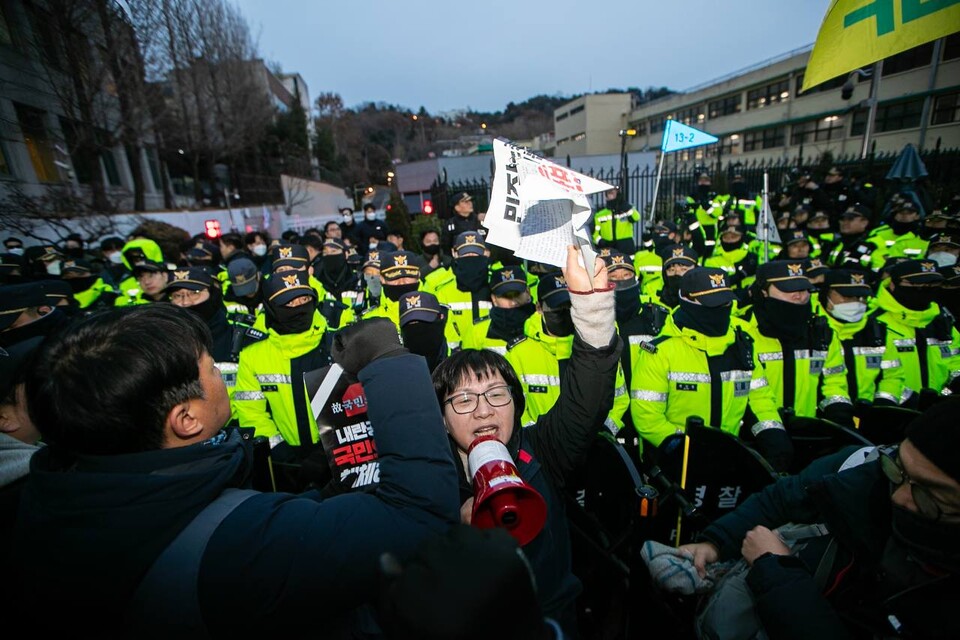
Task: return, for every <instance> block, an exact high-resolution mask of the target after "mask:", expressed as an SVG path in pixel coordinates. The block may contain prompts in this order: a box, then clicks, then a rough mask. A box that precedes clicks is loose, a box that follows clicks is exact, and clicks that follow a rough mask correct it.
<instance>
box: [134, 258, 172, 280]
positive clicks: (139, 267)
mask: <svg viewBox="0 0 960 640" xmlns="http://www.w3.org/2000/svg"><path fill="white" fill-rule="evenodd" d="M166 270H167V265H165V264H163V263H162V262H154V261H153V260H142V261H140V262H137V263H136V264H134V265H133V268H132V269H131V270H130V271H132V272H133V276H134V277H136V276H138V275H140V274H141V273H143V272H144V271H153V272H154V273H162V272H164V271H166Z"/></svg>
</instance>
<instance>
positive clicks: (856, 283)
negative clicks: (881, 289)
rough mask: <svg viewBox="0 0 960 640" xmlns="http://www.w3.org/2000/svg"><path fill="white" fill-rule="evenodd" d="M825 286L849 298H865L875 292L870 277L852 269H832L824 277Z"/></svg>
mask: <svg viewBox="0 0 960 640" xmlns="http://www.w3.org/2000/svg"><path fill="white" fill-rule="evenodd" d="M823 285H824V287H826V288H829V289H835V290H836V291H837V293H839V294H840V295H842V296H848V297H858V298H865V297H867V296H869V295H870V294H871V293H872V292H873V291H872V289H870V278H869V276H868V275H867V274H866V273H864V272H863V271H853V270H851V269H830V270H829V271H827V274H826V276H824V279H823Z"/></svg>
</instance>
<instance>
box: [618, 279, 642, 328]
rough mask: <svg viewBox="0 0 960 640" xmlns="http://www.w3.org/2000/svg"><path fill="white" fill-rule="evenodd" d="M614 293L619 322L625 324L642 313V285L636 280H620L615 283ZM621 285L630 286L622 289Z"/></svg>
mask: <svg viewBox="0 0 960 640" xmlns="http://www.w3.org/2000/svg"><path fill="white" fill-rule="evenodd" d="M614 284H615V285H616V289H615V290H614V292H613V298H614V303H615V305H616V314H617V322H619V323H624V322H626V321H627V320H630V319H631V318H633V317H634V316H635V315H637V312H638V311H640V283H639V282H637V281H636V280H633V281H631V280H620V281H617V282H615V283H614ZM621 284H625V285H628V286H623V287H621V286H620V285H621Z"/></svg>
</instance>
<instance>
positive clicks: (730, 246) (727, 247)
mask: <svg viewBox="0 0 960 640" xmlns="http://www.w3.org/2000/svg"><path fill="white" fill-rule="evenodd" d="M720 246H721V247H723V250H724V251H736V250H737V249H739V248H740V247H742V246H743V240H737V241H736V242H724V241H723V240H721V241H720Z"/></svg>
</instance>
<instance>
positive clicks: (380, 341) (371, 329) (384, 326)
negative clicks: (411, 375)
mask: <svg viewBox="0 0 960 640" xmlns="http://www.w3.org/2000/svg"><path fill="white" fill-rule="evenodd" d="M404 353H409V351H407V350H406V349H404V348H403V346H402V345H401V344H400V333H399V332H398V331H397V325H395V324H393V323H392V322H391V321H390V320H388V319H387V318H371V319H369V320H361V321H360V322H358V323H356V324H352V325H350V326H349V327H345V328H343V329H341V330H340V331H337V333H336V334H335V335H334V337H333V349H332V350H331V355H332V356H333V361H334V362H336V363H337V364H338V365H340V366H341V367H343V370H344V371H346V372H347V373H349V374H352V375H357V373H358V372H359V371H360V369H363V368H364V367H365V366H367V365H368V364H370V363H371V362H373V361H374V360H377V359H378V358H389V357H391V356H399V355H402V354H404Z"/></svg>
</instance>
